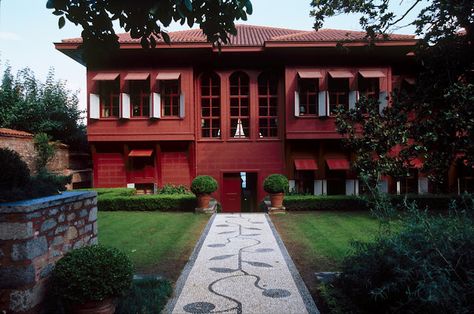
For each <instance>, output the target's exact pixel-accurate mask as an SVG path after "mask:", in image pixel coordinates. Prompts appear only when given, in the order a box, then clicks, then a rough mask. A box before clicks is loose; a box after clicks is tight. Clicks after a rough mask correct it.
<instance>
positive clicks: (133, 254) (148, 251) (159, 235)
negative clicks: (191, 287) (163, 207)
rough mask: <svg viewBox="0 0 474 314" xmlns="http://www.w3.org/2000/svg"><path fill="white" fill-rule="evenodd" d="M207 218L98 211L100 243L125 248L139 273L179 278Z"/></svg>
mask: <svg viewBox="0 0 474 314" xmlns="http://www.w3.org/2000/svg"><path fill="white" fill-rule="evenodd" d="M208 219H209V216H205V215H196V214H193V213H164V212H100V211H99V243H100V244H103V245H107V246H112V247H116V248H118V249H120V250H122V251H123V252H125V253H126V254H127V255H128V256H129V257H130V258H131V260H132V261H133V263H134V265H135V268H136V272H137V273H144V274H160V275H162V276H164V277H166V278H168V279H170V280H172V281H176V279H177V278H178V276H179V274H180V272H181V270H182V269H183V267H184V265H185V264H186V262H187V260H188V258H189V255H190V254H191V252H192V250H193V248H194V246H195V244H196V242H197V240H198V239H199V236H200V234H201V232H202V230H203V228H204V226H205V225H206V223H207V221H208Z"/></svg>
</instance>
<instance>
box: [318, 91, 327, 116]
mask: <svg viewBox="0 0 474 314" xmlns="http://www.w3.org/2000/svg"><path fill="white" fill-rule="evenodd" d="M318 104H319V108H318V109H319V115H320V116H327V115H328V109H327V108H328V92H327V91H321V92H319V94H318Z"/></svg>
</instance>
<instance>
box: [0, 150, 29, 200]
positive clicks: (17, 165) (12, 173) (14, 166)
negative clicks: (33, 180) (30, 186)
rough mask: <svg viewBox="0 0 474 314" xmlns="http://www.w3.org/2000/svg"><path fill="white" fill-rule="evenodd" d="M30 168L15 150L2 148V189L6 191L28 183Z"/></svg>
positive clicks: (0, 176) (0, 171)
mask: <svg viewBox="0 0 474 314" xmlns="http://www.w3.org/2000/svg"><path fill="white" fill-rule="evenodd" d="M29 181H30V170H29V169H28V166H27V165H26V163H25V162H24V161H23V160H22V159H21V157H20V155H19V154H18V153H17V152H15V151H14V150H11V149H8V148H0V190H1V191H6V190H11V189H16V188H19V187H22V186H24V185H26V184H27V183H28V182H29Z"/></svg>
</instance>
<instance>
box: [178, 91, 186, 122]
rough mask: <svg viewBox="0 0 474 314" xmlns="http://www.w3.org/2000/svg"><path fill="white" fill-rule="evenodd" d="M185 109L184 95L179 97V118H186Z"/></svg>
mask: <svg viewBox="0 0 474 314" xmlns="http://www.w3.org/2000/svg"><path fill="white" fill-rule="evenodd" d="M184 108H185V101H184V93H181V94H180V95H179V117H180V118H184Z"/></svg>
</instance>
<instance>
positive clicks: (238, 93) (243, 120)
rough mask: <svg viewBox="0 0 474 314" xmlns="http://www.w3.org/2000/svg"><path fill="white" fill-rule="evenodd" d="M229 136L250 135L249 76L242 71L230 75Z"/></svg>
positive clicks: (240, 136) (242, 136)
mask: <svg viewBox="0 0 474 314" xmlns="http://www.w3.org/2000/svg"><path fill="white" fill-rule="evenodd" d="M229 82H230V137H233V138H248V137H249V136H250V127H249V125H250V115H249V77H248V75H247V74H245V73H243V72H235V73H233V74H232V75H231V76H230V79H229Z"/></svg>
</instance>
